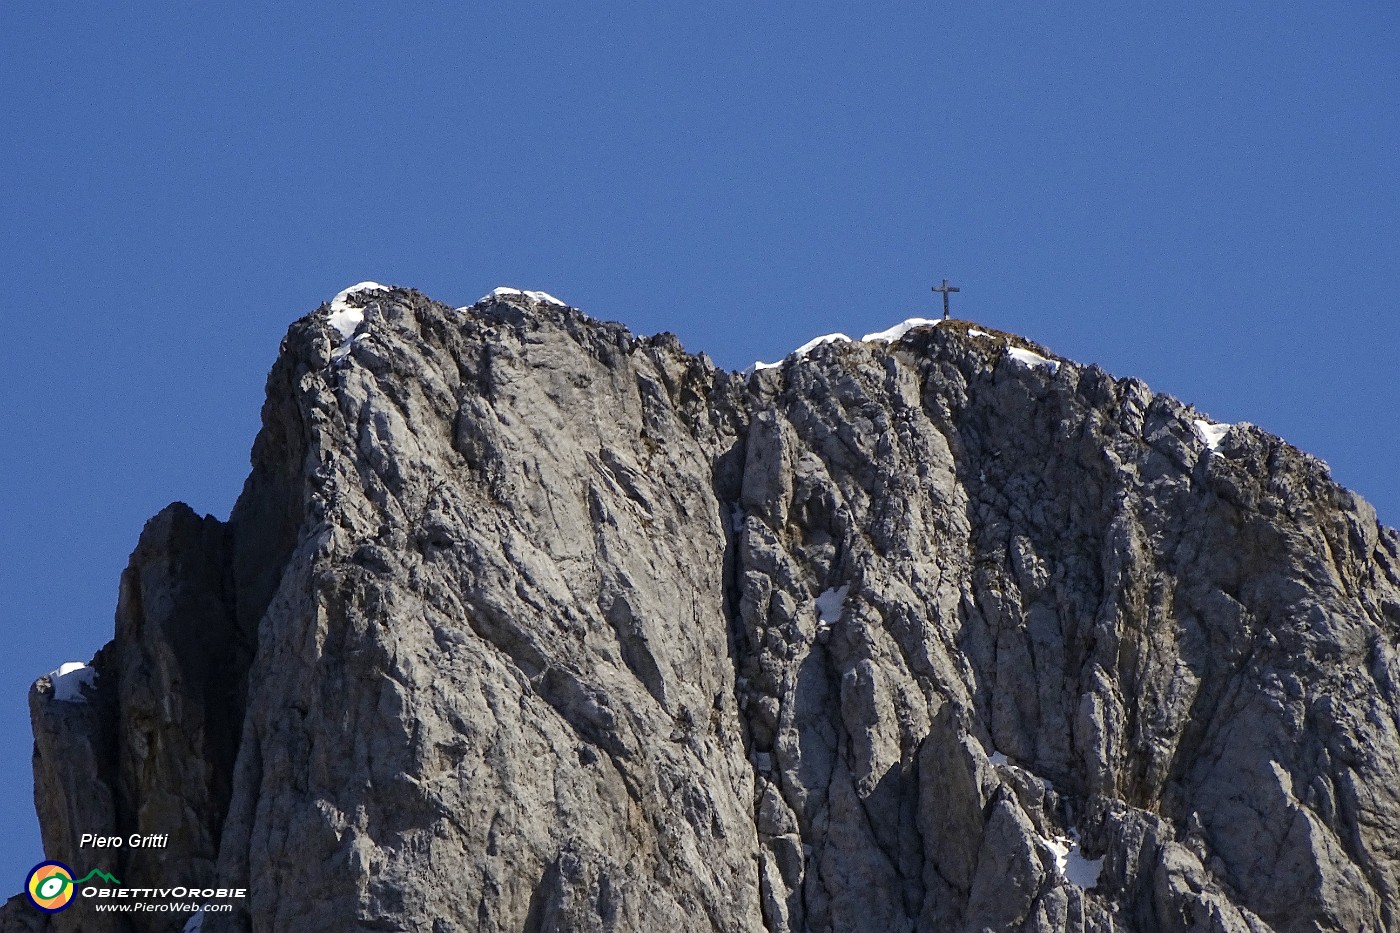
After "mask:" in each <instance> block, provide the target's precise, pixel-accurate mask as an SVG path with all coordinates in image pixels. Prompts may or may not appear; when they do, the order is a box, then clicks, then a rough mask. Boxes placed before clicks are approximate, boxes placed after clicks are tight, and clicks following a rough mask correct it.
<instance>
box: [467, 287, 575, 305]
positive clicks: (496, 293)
mask: <svg viewBox="0 0 1400 933" xmlns="http://www.w3.org/2000/svg"><path fill="white" fill-rule="evenodd" d="M496 298H507V299H508V298H525V299H527V300H529V301H534V302H538V303H540V304H546V305H558V306H559V307H561V308H567V307H569V305H568V303H567V302H563V301H560V300H559V299H558V298H555V297H554V296H553V295H551V294H550V293H549V292H530V291H522V290H520V289H518V288H509V287H508V286H505V285H498V286H497V287H495V288H493V289H491V291H490V292H488V293H486V294H485V295H482V296H481V297H480V298H478V299H477V300H476V303H477V304H481V303H482V302H484V301H491V300H493V299H496ZM457 310H459V311H461V310H463V309H461V308H458V309H457Z"/></svg>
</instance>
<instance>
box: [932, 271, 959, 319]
mask: <svg viewBox="0 0 1400 933" xmlns="http://www.w3.org/2000/svg"><path fill="white" fill-rule="evenodd" d="M933 290H934V291H936V292H942V293H943V320H945V321H946V320H948V293H949V292H956V291H959V289H957V288H954V287H953V286H952V285H949V284H948V280H947V279H944V280H943V284H942V285H935V286H933Z"/></svg>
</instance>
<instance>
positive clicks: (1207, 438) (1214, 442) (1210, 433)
mask: <svg viewBox="0 0 1400 933" xmlns="http://www.w3.org/2000/svg"><path fill="white" fill-rule="evenodd" d="M1191 426H1192V427H1194V428H1195V429H1196V436H1197V437H1199V438H1200V439H1201V443H1202V444H1205V445H1206V446H1207V447H1209V448H1210V449H1211V452H1215V451H1217V450H1219V449H1220V442H1221V441H1223V440H1225V435H1226V434H1229V433H1230V429H1231V428H1233V427H1234V425H1233V424H1218V423H1216V422H1214V421H1206V420H1205V419H1203V418H1197V419H1196V420H1195V421H1193V422H1191Z"/></svg>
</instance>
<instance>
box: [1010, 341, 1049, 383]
mask: <svg viewBox="0 0 1400 933" xmlns="http://www.w3.org/2000/svg"><path fill="white" fill-rule="evenodd" d="M1006 355H1007V356H1009V357H1011V358H1012V359H1013V360H1015V361H1016V362H1018V363H1020V364H1021V365H1022V366H1025V367H1026V368H1027V369H1035V368H1036V367H1040V368H1041V369H1046V370H1049V371H1050V375H1052V376H1053V375H1054V374H1055V373H1057V372H1059V371H1060V363H1059V361H1058V360H1049V359H1046V358H1045V357H1043V356H1041V355H1040V354H1039V353H1035V352H1032V351H1031V350H1025V349H1022V348H1021V347H1008V348H1007V350H1006Z"/></svg>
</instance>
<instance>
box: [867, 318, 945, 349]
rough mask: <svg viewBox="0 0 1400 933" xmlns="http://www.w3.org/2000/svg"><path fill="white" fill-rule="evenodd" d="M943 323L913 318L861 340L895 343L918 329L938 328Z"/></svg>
mask: <svg viewBox="0 0 1400 933" xmlns="http://www.w3.org/2000/svg"><path fill="white" fill-rule="evenodd" d="M940 323H941V322H940V321H935V320H931V319H929V318H926V317H911V318H907V319H905V320H903V321H900V322H899V323H898V324H896V325H895V326H893V327H891V328H888V329H887V330H877V331H876V332H875V333H873V334H866V335H865V336H864V337H862V338H860V339H861V340H862V341H863V342H865V343H893V342H894V341H896V340H898V339H899V338H901V337H903V336H904V335H905V334H907V333H909V332H910V331H911V330H913V329H914V328H916V327H937V326H938V325H939V324H940Z"/></svg>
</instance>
